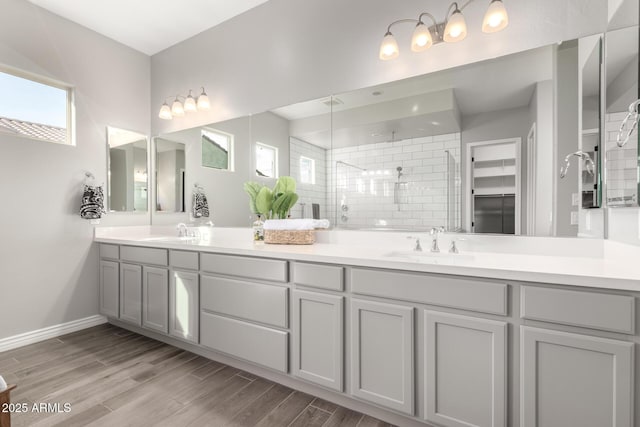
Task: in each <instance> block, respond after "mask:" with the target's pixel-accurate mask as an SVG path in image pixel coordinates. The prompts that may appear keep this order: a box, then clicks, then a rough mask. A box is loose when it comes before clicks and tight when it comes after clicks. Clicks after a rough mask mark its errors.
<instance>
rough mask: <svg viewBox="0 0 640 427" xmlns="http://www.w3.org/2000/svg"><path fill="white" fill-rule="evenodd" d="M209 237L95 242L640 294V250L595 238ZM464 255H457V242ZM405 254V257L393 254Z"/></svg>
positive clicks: (105, 231)
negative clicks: (274, 240)
mask: <svg viewBox="0 0 640 427" xmlns="http://www.w3.org/2000/svg"><path fill="white" fill-rule="evenodd" d="M206 231H207V232H210V234H211V235H210V238H209V239H203V240H193V239H191V240H178V239H177V238H175V236H176V231H175V229H174V227H159V226H135V227H97V228H96V229H95V241H97V242H102V243H112V244H122V245H135V246H145V247H153V248H168V249H181V250H194V251H200V252H216V253H224V254H230V255H247V256H255V257H265V258H276V259H287V260H297V261H312V262H322V263H332V264H342V265H350V266H358V267H372V268H384V269H393V270H403V271H418V272H427V273H439V274H451V275H460V276H472V277H483V278H494V279H504V280H510V281H519V282H538V283H553V284H562V285H573V286H584V287H593V288H603V289H620V290H631V291H640V265H639V263H638V260H640V248H639V247H637V246H633V245H625V244H622V243H617V242H612V241H607V240H595V239H577V238H573V239H568V238H541V237H522V236H518V237H515V236H479V235H455V234H445V235H443V236H441V238H440V249H441V251H442V252H441V254H439V255H436V256H432V255H431V254H430V253H429V246H430V238H429V236H428V235H425V234H424V233H423V234H420V237H421V240H422V246H423V248H424V250H425V252H423V253H422V254H420V253H417V254H416V253H414V252H413V251H412V250H411V249H412V246H413V241H408V240H407V234H408V233H386V232H360V231H320V232H317V233H316V236H317V237H316V240H317V242H316V243H315V244H313V245H300V246H296V245H268V244H265V243H254V242H253V241H252V239H251V237H252V232H251V229H248V228H211V229H209V228H207V229H206ZM452 238H454V239H456V240H459V242H458V247H459V248H460V254H459V255H449V254H448V253H447V248H448V246H449V242H450V240H451V239H452ZM393 252H397V253H398V254H397V255H399V256H390V254H391V253H393Z"/></svg>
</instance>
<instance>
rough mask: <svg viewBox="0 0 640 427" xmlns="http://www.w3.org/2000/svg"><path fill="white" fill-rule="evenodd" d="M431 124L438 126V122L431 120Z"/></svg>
mask: <svg viewBox="0 0 640 427" xmlns="http://www.w3.org/2000/svg"><path fill="white" fill-rule="evenodd" d="M431 124H432V125H434V126H438V125H439V124H440V122H436V121H433V122H431Z"/></svg>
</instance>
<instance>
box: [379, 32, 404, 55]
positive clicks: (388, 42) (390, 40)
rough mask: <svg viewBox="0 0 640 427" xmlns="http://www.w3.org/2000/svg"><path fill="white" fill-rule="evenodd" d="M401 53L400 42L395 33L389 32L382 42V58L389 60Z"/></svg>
mask: <svg viewBox="0 0 640 427" xmlns="http://www.w3.org/2000/svg"><path fill="white" fill-rule="evenodd" d="M398 55H400V49H399V48H398V42H397V41H396V38H395V37H393V34H391V33H390V32H387V34H385V35H384V38H383V39H382V43H381V44H380V59H381V60H383V61H388V60H390V59H394V58H397V57H398Z"/></svg>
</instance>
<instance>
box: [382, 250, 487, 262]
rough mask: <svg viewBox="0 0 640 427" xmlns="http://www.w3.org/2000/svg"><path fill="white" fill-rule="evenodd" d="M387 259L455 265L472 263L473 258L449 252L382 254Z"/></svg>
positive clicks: (395, 252) (396, 252)
mask: <svg viewBox="0 0 640 427" xmlns="http://www.w3.org/2000/svg"><path fill="white" fill-rule="evenodd" d="M383 256H385V257H389V258H398V259H400V260H405V261H413V262H424V263H428V264H448V265H455V264H458V263H464V262H468V261H473V260H474V259H475V257H474V256H473V255H469V254H452V253H449V252H428V251H425V252H418V251H393V252H388V253H386V254H384V255H383Z"/></svg>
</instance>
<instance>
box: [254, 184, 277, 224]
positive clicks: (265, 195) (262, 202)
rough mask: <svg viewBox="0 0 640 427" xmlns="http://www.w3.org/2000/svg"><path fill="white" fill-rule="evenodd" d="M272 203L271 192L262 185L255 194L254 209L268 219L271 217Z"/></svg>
mask: <svg viewBox="0 0 640 427" xmlns="http://www.w3.org/2000/svg"><path fill="white" fill-rule="evenodd" d="M272 204H273V193H272V192H271V190H269V189H268V188H267V187H262V188H261V189H260V191H259V192H258V195H257V196H256V210H257V211H258V213H259V214H262V215H264V216H265V218H267V219H268V218H270V217H271V215H270V213H271V206H272Z"/></svg>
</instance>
